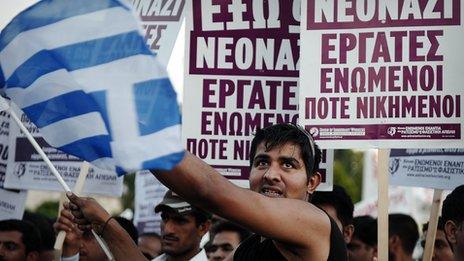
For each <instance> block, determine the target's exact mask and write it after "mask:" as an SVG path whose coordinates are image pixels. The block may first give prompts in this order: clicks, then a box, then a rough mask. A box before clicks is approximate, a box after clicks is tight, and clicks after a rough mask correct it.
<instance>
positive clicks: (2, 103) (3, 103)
mask: <svg viewBox="0 0 464 261" xmlns="http://www.w3.org/2000/svg"><path fill="white" fill-rule="evenodd" d="M0 110H1V111H6V112H8V113H9V114H10V116H11V117H12V118H13V119H14V121H15V122H16V124H18V126H19V128H20V129H21V130H22V131H23V132H24V134H25V135H26V138H27V139H28V140H29V142H30V143H31V144H32V146H33V147H34V149H35V150H36V151H37V152H38V153H39V155H40V156H41V157H42V159H43V160H44V161H45V163H46V164H47V166H48V167H49V168H50V171H51V172H52V174H53V175H54V176H55V177H56V179H57V180H58V182H59V183H60V185H61V186H62V187H63V188H64V190H65V192H72V191H71V189H70V188H69V186H68V184H66V182H65V181H64V179H63V177H61V175H60V173H59V172H58V170H56V168H55V166H53V164H52V162H51V161H50V159H48V157H47V155H45V152H44V151H43V150H42V148H41V147H40V145H39V144H38V143H37V141H36V140H35V139H34V137H32V135H31V133H30V132H29V131H28V130H27V128H26V127H25V126H24V124H23V123H22V122H21V120H20V119H19V117H18V116H17V115H16V113H15V112H14V111H13V110H12V109H11V106H10V103H9V101H8V100H7V99H5V98H4V97H3V96H1V95H0ZM92 233H93V234H94V235H95V236H96V239H97V241H98V243H99V244H100V247H101V248H102V249H103V251H104V252H105V254H106V256H107V257H108V259H109V260H113V256H112V254H111V252H110V250H109V249H108V246H107V245H106V244H105V243H104V242H103V241H102V239H101V238H97V237H98V235H97V234H96V233H95V231H93V230H92Z"/></svg>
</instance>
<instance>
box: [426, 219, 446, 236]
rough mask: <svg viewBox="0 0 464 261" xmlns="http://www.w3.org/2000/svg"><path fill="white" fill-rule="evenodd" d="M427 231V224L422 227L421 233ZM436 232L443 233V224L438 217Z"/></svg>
mask: <svg viewBox="0 0 464 261" xmlns="http://www.w3.org/2000/svg"><path fill="white" fill-rule="evenodd" d="M428 229H429V222H427V223H424V224H423V225H422V233H424V232H425V231H427V230H428ZM437 230H441V231H445V222H443V218H442V217H438V223H437Z"/></svg>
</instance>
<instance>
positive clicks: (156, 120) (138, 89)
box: [134, 78, 180, 135]
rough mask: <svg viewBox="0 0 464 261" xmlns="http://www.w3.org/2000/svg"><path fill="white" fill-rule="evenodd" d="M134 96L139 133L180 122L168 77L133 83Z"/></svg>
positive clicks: (174, 95)
mask: <svg viewBox="0 0 464 261" xmlns="http://www.w3.org/2000/svg"><path fill="white" fill-rule="evenodd" d="M134 98H135V104H136V110H137V116H138V124H139V129H140V134H141V135H148V134H151V133H154V132H157V131H159V130H162V129H164V128H166V127H170V126H173V125H176V124H178V123H179V122H180V115H179V114H178V113H177V112H178V111H179V107H178V106H177V99H176V93H175V92H174V90H173V88H172V85H171V82H170V81H169V79H168V78H164V79H157V80H150V81H146V82H142V83H137V84H135V85H134ZM166 115H169V117H166Z"/></svg>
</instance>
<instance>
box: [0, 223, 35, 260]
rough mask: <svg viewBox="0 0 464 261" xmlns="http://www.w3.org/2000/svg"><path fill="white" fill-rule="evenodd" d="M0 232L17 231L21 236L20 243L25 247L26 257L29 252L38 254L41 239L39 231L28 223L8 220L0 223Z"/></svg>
mask: <svg viewBox="0 0 464 261" xmlns="http://www.w3.org/2000/svg"><path fill="white" fill-rule="evenodd" d="M0 231H1V232H7V231H8V232H10V231H17V232H19V233H21V234H22V237H21V239H22V242H23V244H24V246H25V247H26V255H27V254H29V253H31V252H40V250H41V249H40V248H41V246H42V238H41V237H40V233H39V231H38V230H37V229H36V228H35V227H34V225H32V224H31V223H30V222H28V221H23V220H17V219H8V220H2V221H0Z"/></svg>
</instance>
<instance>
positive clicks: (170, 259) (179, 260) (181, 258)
mask: <svg viewBox="0 0 464 261" xmlns="http://www.w3.org/2000/svg"><path fill="white" fill-rule="evenodd" d="M200 251H201V249H200V248H195V249H192V250H191V251H188V252H186V253H184V254H182V255H178V256H172V255H168V254H166V257H167V259H166V260H167V261H185V260H190V259H192V258H193V257H194V256H196V255H198V253H200Z"/></svg>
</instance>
